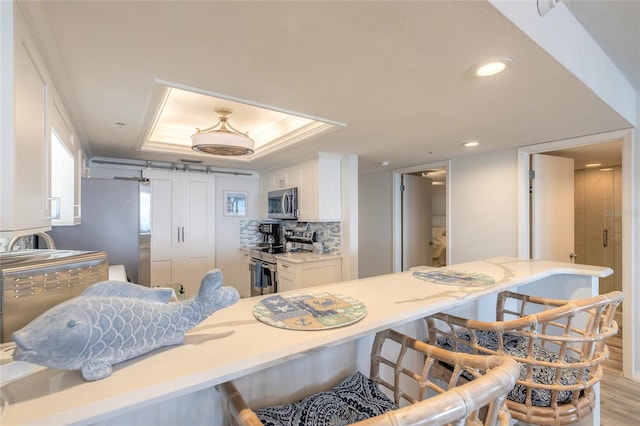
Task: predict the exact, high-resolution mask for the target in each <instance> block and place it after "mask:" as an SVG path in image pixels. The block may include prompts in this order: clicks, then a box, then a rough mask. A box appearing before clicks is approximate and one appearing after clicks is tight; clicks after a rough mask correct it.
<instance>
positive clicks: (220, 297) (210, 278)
mask: <svg viewBox="0 0 640 426" xmlns="http://www.w3.org/2000/svg"><path fill="white" fill-rule="evenodd" d="M238 299H239V295H238V291H237V290H236V289H235V288H233V287H230V286H224V287H223V286H222V272H221V271H220V270H219V269H213V270H211V271H209V272H207V274H206V275H205V276H204V277H203V278H202V281H201V282H200V290H199V291H198V294H197V295H196V297H195V300H196V302H199V303H201V304H202V305H203V306H204V307H205V311H206V315H211V314H212V313H213V312H215V311H217V310H219V309H222V308H224V307H226V306H229V305H233V304H234V303H236V302H237V301H238Z"/></svg>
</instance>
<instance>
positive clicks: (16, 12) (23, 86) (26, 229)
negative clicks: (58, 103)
mask: <svg viewBox="0 0 640 426" xmlns="http://www.w3.org/2000/svg"><path fill="white" fill-rule="evenodd" d="M0 8H1V10H0V17H1V18H2V21H3V25H2V29H1V30H0V31H1V34H0V35H1V36H2V41H1V43H2V45H1V46H0V47H1V48H0V55H1V58H0V66H1V67H2V69H1V73H0V84H1V89H2V105H1V110H0V112H1V114H0V117H1V118H0V120H1V123H0V132H1V133H0V136H1V141H2V145H1V149H2V152H1V155H0V165H1V168H2V180H1V183H0V193H1V194H2V202H1V203H0V206H1V207H0V209H1V211H0V231H1V232H3V233H10V235H13V236H22V235H28V234H33V233H36V232H42V231H47V230H49V229H51V220H50V218H49V216H50V215H51V211H50V204H49V200H48V198H49V184H50V183H49V156H48V149H47V145H48V142H49V136H48V135H49V126H48V122H47V100H48V96H49V82H48V76H47V71H46V69H45V67H44V63H43V61H42V59H41V57H40V54H39V52H38V49H37V48H36V44H35V42H34V40H33V38H32V36H31V34H30V32H29V30H28V28H27V24H26V21H25V18H24V17H23V15H22V12H21V10H20V8H19V7H18V5H17V3H15V2H0ZM7 16H13V21H11V20H10V19H7ZM7 22H13V28H12V27H11V25H4V24H5V23H7Z"/></svg>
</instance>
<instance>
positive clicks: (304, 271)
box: [278, 258, 342, 292]
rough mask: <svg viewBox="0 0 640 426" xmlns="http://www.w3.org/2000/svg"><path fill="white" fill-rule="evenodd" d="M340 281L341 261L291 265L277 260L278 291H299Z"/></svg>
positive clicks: (328, 260) (332, 260)
mask: <svg viewBox="0 0 640 426" xmlns="http://www.w3.org/2000/svg"><path fill="white" fill-rule="evenodd" d="M340 281H342V259H340V258H337V259H327V260H320V261H315V262H303V263H292V262H287V261H286V260H281V259H279V260H278V291H279V292H282V291H289V290H300V289H302V288H307V287H313V286H317V285H322V284H331V283H336V282H340Z"/></svg>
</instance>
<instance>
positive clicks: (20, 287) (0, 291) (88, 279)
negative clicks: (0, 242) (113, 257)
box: [0, 250, 109, 343]
mask: <svg viewBox="0 0 640 426" xmlns="http://www.w3.org/2000/svg"><path fill="white" fill-rule="evenodd" d="M108 271H109V265H108V262H107V254H106V253H105V252H98V251H78V250H19V251H7V252H0V308H1V309H0V343H3V342H7V341H9V340H11V333H13V332H14V331H16V330H18V329H20V328H22V327H24V326H25V325H27V324H28V323H30V322H31V321H32V320H33V319H35V318H36V317H37V316H39V315H40V314H42V313H43V312H45V311H47V310H48V309H50V308H52V307H53V306H55V305H57V304H59V303H61V302H64V301H65V300H67V299H71V298H72V297H75V296H77V295H79V294H80V293H81V292H82V291H83V290H84V289H86V288H87V287H89V286H90V285H91V284H93V283H96V282H99V281H104V280H106V279H108Z"/></svg>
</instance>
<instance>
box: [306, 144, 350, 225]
mask: <svg viewBox="0 0 640 426" xmlns="http://www.w3.org/2000/svg"><path fill="white" fill-rule="evenodd" d="M341 182H342V179H341V165H340V157H338V156H334V155H330V154H322V155H321V156H320V157H319V158H318V159H317V160H312V161H309V162H306V163H303V164H302V165H301V166H300V185H299V189H300V190H299V191H298V208H299V209H300V214H299V220H302V221H310V222H329V221H339V220H340V218H341V205H342V203H341V194H342V191H341V189H342V188H341Z"/></svg>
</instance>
